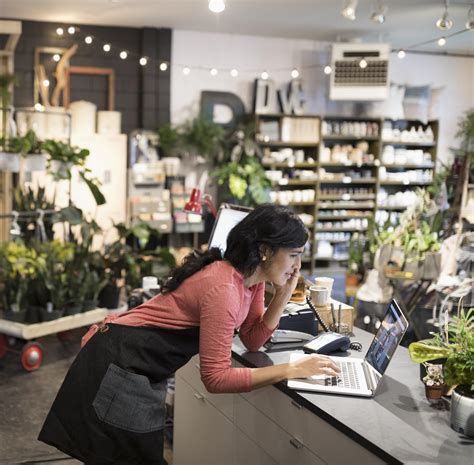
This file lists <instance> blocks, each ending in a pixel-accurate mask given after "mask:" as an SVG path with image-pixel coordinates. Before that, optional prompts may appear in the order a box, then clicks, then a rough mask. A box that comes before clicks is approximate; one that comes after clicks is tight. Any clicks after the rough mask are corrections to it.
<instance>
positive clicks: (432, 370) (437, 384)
mask: <svg viewBox="0 0 474 465" xmlns="http://www.w3.org/2000/svg"><path fill="white" fill-rule="evenodd" d="M423 366H424V368H425V373H426V374H425V376H423V378H422V381H423V383H424V384H425V395H426V398H427V399H428V401H429V402H432V403H437V402H439V401H440V400H441V397H442V395H443V393H444V388H445V384H444V376H443V365H441V364H437V363H429V362H424V363H423Z"/></svg>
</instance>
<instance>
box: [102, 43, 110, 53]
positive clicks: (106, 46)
mask: <svg viewBox="0 0 474 465" xmlns="http://www.w3.org/2000/svg"><path fill="white" fill-rule="evenodd" d="M102 48H103V49H104V52H110V49H111V48H112V47H111V46H110V44H104V46H103V47H102Z"/></svg>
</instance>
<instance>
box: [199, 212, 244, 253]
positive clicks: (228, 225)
mask: <svg viewBox="0 0 474 465" xmlns="http://www.w3.org/2000/svg"><path fill="white" fill-rule="evenodd" d="M249 212H250V208H246V207H240V206H238V205H229V204H223V205H221V206H220V208H219V212H218V213H217V218H216V222H215V223H214V228H213V229H212V232H211V236H210V237H209V242H208V245H209V248H211V247H219V249H221V251H222V255H224V252H225V249H226V247H227V236H228V235H229V232H230V230H231V229H232V228H233V227H234V226H235V225H236V224H237V223H239V222H240V221H241V220H243V219H244V218H245V217H246V216H247V215H248V214H249Z"/></svg>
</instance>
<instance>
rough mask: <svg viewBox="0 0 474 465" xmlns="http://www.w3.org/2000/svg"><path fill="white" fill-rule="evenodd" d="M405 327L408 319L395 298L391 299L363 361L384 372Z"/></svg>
mask: <svg viewBox="0 0 474 465" xmlns="http://www.w3.org/2000/svg"><path fill="white" fill-rule="evenodd" d="M407 328H408V321H407V319H406V318H405V315H403V313H402V311H401V310H400V307H399V306H398V304H397V303H396V302H395V300H392V301H391V302H390V304H389V306H388V309H387V313H386V314H385V317H384V319H383V321H382V324H381V325H380V327H379V329H378V330H377V334H376V335H375V337H374V339H373V341H372V344H371V345H370V347H369V350H368V351H367V354H366V356H365V361H366V362H367V363H369V364H370V365H371V366H372V367H373V368H375V370H377V371H378V372H379V373H380V374H381V375H383V374H384V373H385V370H386V369H387V366H388V364H389V362H390V360H391V359H392V357H393V354H394V352H395V350H396V348H397V347H398V345H399V344H400V342H401V340H402V338H403V335H404V334H405V331H406V330H407Z"/></svg>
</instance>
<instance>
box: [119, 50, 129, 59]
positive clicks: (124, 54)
mask: <svg viewBox="0 0 474 465" xmlns="http://www.w3.org/2000/svg"><path fill="white" fill-rule="evenodd" d="M127 57H128V53H127V52H126V51H125V50H122V51H121V52H120V58H121V59H122V60H125V59H126V58H127Z"/></svg>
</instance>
